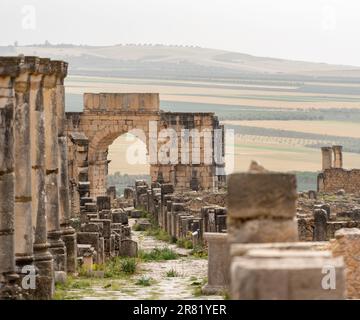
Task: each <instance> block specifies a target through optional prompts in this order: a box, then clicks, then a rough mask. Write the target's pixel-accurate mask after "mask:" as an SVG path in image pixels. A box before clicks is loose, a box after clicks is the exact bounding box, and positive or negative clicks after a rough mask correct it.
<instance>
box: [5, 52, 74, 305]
mask: <svg viewBox="0 0 360 320" xmlns="http://www.w3.org/2000/svg"><path fill="white" fill-rule="evenodd" d="M66 74H67V63H65V62H62V61H51V60H50V59H40V58H37V57H1V58H0V298H21V297H23V298H37V299H49V298H51V297H52V294H53V290H54V278H55V272H75V269H76V237H75V230H74V229H72V228H71V227H70V224H69V222H70V218H71V214H70V203H69V201H70V199H69V187H68V186H69V183H68V169H67V140H66V136H65V131H64V129H65V128H64V117H65V101H64V86H63V80H64V78H65V77H66ZM24 267H26V268H24ZM24 270H27V272H24ZM32 270H33V271H32ZM29 272H30V274H34V273H35V279H36V281H35V288H30V289H29V288H27V290H26V289H25V290H24V286H23V281H22V279H23V278H24V276H25V275H27V274H28V273H29Z"/></svg>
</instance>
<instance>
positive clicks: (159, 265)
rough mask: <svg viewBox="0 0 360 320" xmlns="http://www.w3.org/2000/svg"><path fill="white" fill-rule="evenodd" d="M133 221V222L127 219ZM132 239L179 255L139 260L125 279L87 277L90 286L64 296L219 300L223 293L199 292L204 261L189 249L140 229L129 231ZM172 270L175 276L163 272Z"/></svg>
mask: <svg viewBox="0 0 360 320" xmlns="http://www.w3.org/2000/svg"><path fill="white" fill-rule="evenodd" d="M130 224H133V221H130ZM132 239H133V240H135V241H137V242H138V245H139V249H140V250H144V251H151V250H152V249H154V248H163V247H168V248H171V249H173V250H174V251H176V253H178V254H179V256H180V258H178V259H176V260H167V261H151V262H141V263H139V265H138V272H137V273H136V274H134V275H132V276H129V277H127V278H125V279H111V278H104V279H91V280H90V281H91V285H90V286H87V287H86V288H83V289H72V290H70V291H68V292H67V294H66V296H65V297H64V298H65V299H82V300H94V299H107V300H126V299H141V300H146V299H151V300H158V299H159V300H162V299H177V300H182V299H201V300H207V299H223V296H220V295H217V296H204V295H202V294H201V292H200V288H201V286H202V285H203V284H204V282H205V281H206V276H207V260H206V259H200V258H196V257H194V256H192V255H190V251H191V250H187V249H183V248H178V247H177V246H176V245H174V244H168V243H166V242H163V241H160V240H157V239H155V238H153V237H150V236H146V235H145V234H144V232H142V231H132ZM168 271H174V272H175V273H176V276H175V277H168V276H167V272H168ZM141 278H146V279H148V278H150V279H151V280H150V284H151V285H150V286H142V285H139V284H137V281H138V280H139V279H141Z"/></svg>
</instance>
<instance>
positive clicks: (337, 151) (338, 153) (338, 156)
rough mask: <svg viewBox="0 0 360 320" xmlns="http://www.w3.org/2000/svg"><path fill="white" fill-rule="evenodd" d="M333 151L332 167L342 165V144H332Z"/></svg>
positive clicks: (340, 166)
mask: <svg viewBox="0 0 360 320" xmlns="http://www.w3.org/2000/svg"><path fill="white" fill-rule="evenodd" d="M332 149H333V151H334V168H342V167H343V157H342V146H333V147H332Z"/></svg>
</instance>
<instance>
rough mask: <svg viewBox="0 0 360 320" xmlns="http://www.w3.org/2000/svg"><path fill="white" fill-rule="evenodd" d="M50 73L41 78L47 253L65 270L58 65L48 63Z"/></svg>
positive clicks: (55, 267)
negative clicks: (57, 85)
mask: <svg viewBox="0 0 360 320" xmlns="http://www.w3.org/2000/svg"><path fill="white" fill-rule="evenodd" d="M50 64H51V72H50V73H49V74H48V75H46V76H45V77H44V87H43V98H44V114H45V168H46V177H45V190H46V219H47V229H48V230H47V232H48V241H49V245H50V252H51V253H52V255H53V258H54V269H55V271H66V247H65V244H64V242H63V241H62V239H61V236H62V232H61V229H60V215H59V205H60V204H59V144H58V122H57V106H56V105H57V101H56V84H57V77H58V74H57V72H56V67H57V63H56V62H50Z"/></svg>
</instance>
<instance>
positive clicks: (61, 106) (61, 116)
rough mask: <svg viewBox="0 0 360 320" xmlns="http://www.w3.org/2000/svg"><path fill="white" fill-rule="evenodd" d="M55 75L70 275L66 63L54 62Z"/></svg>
mask: <svg viewBox="0 0 360 320" xmlns="http://www.w3.org/2000/svg"><path fill="white" fill-rule="evenodd" d="M53 63H54V64H55V66H56V73H57V82H56V114H57V126H58V144H59V160H58V161H59V171H60V172H59V175H60V180H59V217H60V227H61V231H62V240H63V241H64V243H65V246H66V267H67V271H68V272H71V273H75V272H76V253H77V252H76V235H75V230H74V228H72V227H71V226H70V218H71V211H70V196H69V174H68V146H67V138H66V135H65V90H64V78H65V77H66V74H67V63H65V62H63V61H54V62H53Z"/></svg>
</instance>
